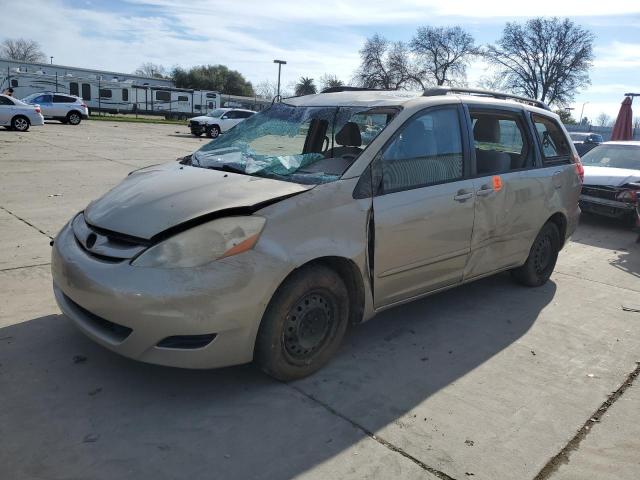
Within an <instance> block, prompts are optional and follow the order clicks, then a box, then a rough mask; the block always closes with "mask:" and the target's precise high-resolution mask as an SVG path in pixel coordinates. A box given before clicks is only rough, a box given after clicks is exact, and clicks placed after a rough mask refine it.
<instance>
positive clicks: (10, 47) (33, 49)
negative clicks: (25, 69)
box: [0, 38, 46, 62]
mask: <svg viewBox="0 0 640 480" xmlns="http://www.w3.org/2000/svg"><path fill="white" fill-rule="evenodd" d="M0 57H3V58H8V59H9V60H18V61H20V62H44V61H45V60H46V57H45V55H44V52H43V51H42V48H40V44H39V43H38V42H36V41H35V40H27V39H25V38H16V39H12V38H7V39H6V40H5V41H4V42H2V43H1V44H0Z"/></svg>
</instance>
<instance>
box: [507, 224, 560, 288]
mask: <svg viewBox="0 0 640 480" xmlns="http://www.w3.org/2000/svg"><path fill="white" fill-rule="evenodd" d="M561 245H562V244H561V241H560V232H559V231H558V227H557V226H556V224H555V223H553V222H547V223H545V224H544V226H543V227H542V229H541V230H540V232H539V233H538V236H537V237H536V239H535V240H534V241H533V245H532V246H531V250H530V251H529V256H528V257H527V261H526V262H525V264H524V265H522V266H521V267H519V268H515V269H513V270H511V275H512V276H513V278H514V279H515V280H516V281H517V282H518V283H521V284H522V285H526V286H527V287H539V286H541V285H544V284H545V283H547V280H549V277H550V276H551V274H552V273H553V269H554V268H555V266H556V261H557V260H558V252H559V251H560V247H561Z"/></svg>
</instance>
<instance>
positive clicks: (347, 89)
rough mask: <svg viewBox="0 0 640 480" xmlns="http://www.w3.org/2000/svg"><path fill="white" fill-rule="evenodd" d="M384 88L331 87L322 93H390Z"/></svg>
mask: <svg viewBox="0 0 640 480" xmlns="http://www.w3.org/2000/svg"><path fill="white" fill-rule="evenodd" d="M388 91H389V90H385V89H384V88H367V87H350V86H346V85H345V86H342V87H329V88H325V89H324V90H322V91H321V92H320V93H337V92H388Z"/></svg>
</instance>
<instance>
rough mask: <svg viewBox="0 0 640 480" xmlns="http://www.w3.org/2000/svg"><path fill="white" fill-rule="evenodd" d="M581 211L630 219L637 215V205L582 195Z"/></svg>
mask: <svg viewBox="0 0 640 480" xmlns="http://www.w3.org/2000/svg"><path fill="white" fill-rule="evenodd" d="M579 204H580V209H581V210H582V211H583V212H587V213H593V214H596V215H603V216H605V217H611V218H620V219H624V218H628V217H629V216H632V215H633V214H634V213H635V205H633V204H632V203H625V202H619V201H617V200H608V199H606V198H598V197H592V196H590V195H580V202H579Z"/></svg>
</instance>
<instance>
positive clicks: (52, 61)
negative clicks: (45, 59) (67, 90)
mask: <svg viewBox="0 0 640 480" xmlns="http://www.w3.org/2000/svg"><path fill="white" fill-rule="evenodd" d="M49 58H50V59H51V65H53V57H49Z"/></svg>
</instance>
